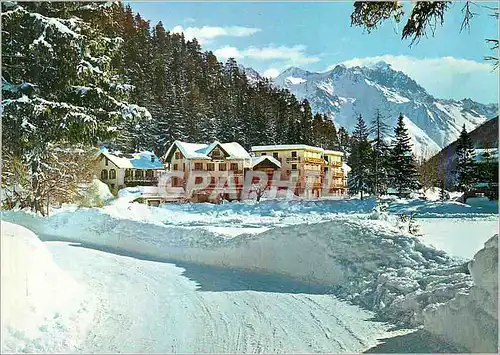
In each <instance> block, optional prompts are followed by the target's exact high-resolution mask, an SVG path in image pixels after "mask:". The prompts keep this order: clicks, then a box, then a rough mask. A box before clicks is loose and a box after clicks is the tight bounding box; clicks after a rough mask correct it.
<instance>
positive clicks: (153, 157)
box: [151, 154, 155, 163]
mask: <svg viewBox="0 0 500 355" xmlns="http://www.w3.org/2000/svg"><path fill="white" fill-rule="evenodd" d="M154 161H155V155H154V154H151V162H152V163H153V162H154Z"/></svg>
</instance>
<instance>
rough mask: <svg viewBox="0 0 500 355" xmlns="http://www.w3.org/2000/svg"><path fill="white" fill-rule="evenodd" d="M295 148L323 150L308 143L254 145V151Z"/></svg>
mask: <svg viewBox="0 0 500 355" xmlns="http://www.w3.org/2000/svg"><path fill="white" fill-rule="evenodd" d="M293 149H297V150H302V149H307V150H315V151H318V152H322V151H323V148H319V147H313V146H310V145H306V144H276V145H254V146H253V147H252V152H258V151H270V150H293Z"/></svg>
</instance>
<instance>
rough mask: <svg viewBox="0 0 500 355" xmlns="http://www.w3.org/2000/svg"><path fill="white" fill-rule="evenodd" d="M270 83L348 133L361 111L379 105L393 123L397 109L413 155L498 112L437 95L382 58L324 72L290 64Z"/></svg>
mask: <svg viewBox="0 0 500 355" xmlns="http://www.w3.org/2000/svg"><path fill="white" fill-rule="evenodd" d="M274 83H275V85H276V86H278V87H282V88H287V89H289V90H290V91H291V92H292V93H293V94H295V96H297V98H298V99H307V100H308V101H309V103H310V104H311V106H312V108H313V110H314V111H316V112H321V113H329V114H330V115H331V117H332V119H333V120H334V121H335V122H336V123H337V124H338V125H340V126H344V127H345V128H347V129H348V130H349V131H351V130H352V129H353V128H354V126H355V121H356V117H357V115H359V114H361V115H363V117H364V118H365V120H366V121H370V120H371V119H372V118H373V117H374V115H375V111H376V109H380V111H381V113H382V115H383V116H384V117H386V118H387V119H390V120H391V122H393V123H395V122H396V119H397V117H398V115H399V113H400V112H401V113H403V114H404V116H405V117H406V123H407V125H408V128H409V130H410V132H411V134H412V136H413V143H414V146H415V148H414V149H415V152H416V153H417V154H423V153H425V154H426V155H428V154H431V153H436V152H437V151H439V150H440V149H441V148H442V147H444V146H446V145H448V144H449V143H451V142H453V141H454V140H455V139H456V138H457V137H458V135H459V133H460V130H461V127H462V125H463V124H465V126H466V128H467V130H469V131H470V130H473V129H474V128H476V127H477V126H478V125H480V124H482V123H484V122H485V121H487V120H488V119H490V118H493V117H495V116H496V115H497V111H498V105H496V104H490V105H484V104H480V103H477V102H474V101H472V100H470V99H463V100H461V101H453V100H441V99H436V98H435V97H433V96H432V95H430V94H429V93H427V91H426V90H425V89H424V88H422V87H421V86H420V85H418V84H417V83H416V82H415V81H414V80H412V79H411V78H410V77H408V76H407V75H406V74H404V73H402V72H399V71H395V70H394V69H392V68H391V66H390V65H389V64H387V63H384V62H380V63H377V64H375V65H374V66H372V67H352V68H347V67H346V66H344V65H337V66H336V67H335V68H334V69H332V70H330V71H328V72H324V73H313V72H308V71H305V70H302V69H300V68H296V67H292V68H289V69H287V70H285V71H284V72H282V73H281V74H280V75H279V76H278V77H276V78H275V79H274ZM389 123H390V122H389Z"/></svg>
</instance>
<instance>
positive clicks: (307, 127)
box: [299, 99, 313, 144]
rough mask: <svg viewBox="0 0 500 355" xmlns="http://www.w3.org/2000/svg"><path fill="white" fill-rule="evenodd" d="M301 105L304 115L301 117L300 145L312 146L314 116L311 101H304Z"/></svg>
mask: <svg viewBox="0 0 500 355" xmlns="http://www.w3.org/2000/svg"><path fill="white" fill-rule="evenodd" d="M300 105H301V112H302V115H301V117H300V131H299V137H300V138H299V139H300V141H299V143H301V144H312V121H313V115H312V110H311V105H309V101H308V100H307V99H304V100H303V101H302V102H301V104H300Z"/></svg>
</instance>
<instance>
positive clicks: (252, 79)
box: [238, 65, 262, 84]
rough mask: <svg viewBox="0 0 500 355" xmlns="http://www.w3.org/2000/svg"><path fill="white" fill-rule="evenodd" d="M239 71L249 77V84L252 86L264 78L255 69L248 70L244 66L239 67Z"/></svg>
mask: <svg viewBox="0 0 500 355" xmlns="http://www.w3.org/2000/svg"><path fill="white" fill-rule="evenodd" d="M238 69H239V70H240V71H241V72H243V73H245V75H246V76H247V79H248V82H249V83H250V84H255V83H257V82H258V81H259V80H260V79H261V78H262V77H261V76H260V74H259V73H258V72H257V71H256V70H255V69H252V68H247V67H244V66H243V65H238Z"/></svg>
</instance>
